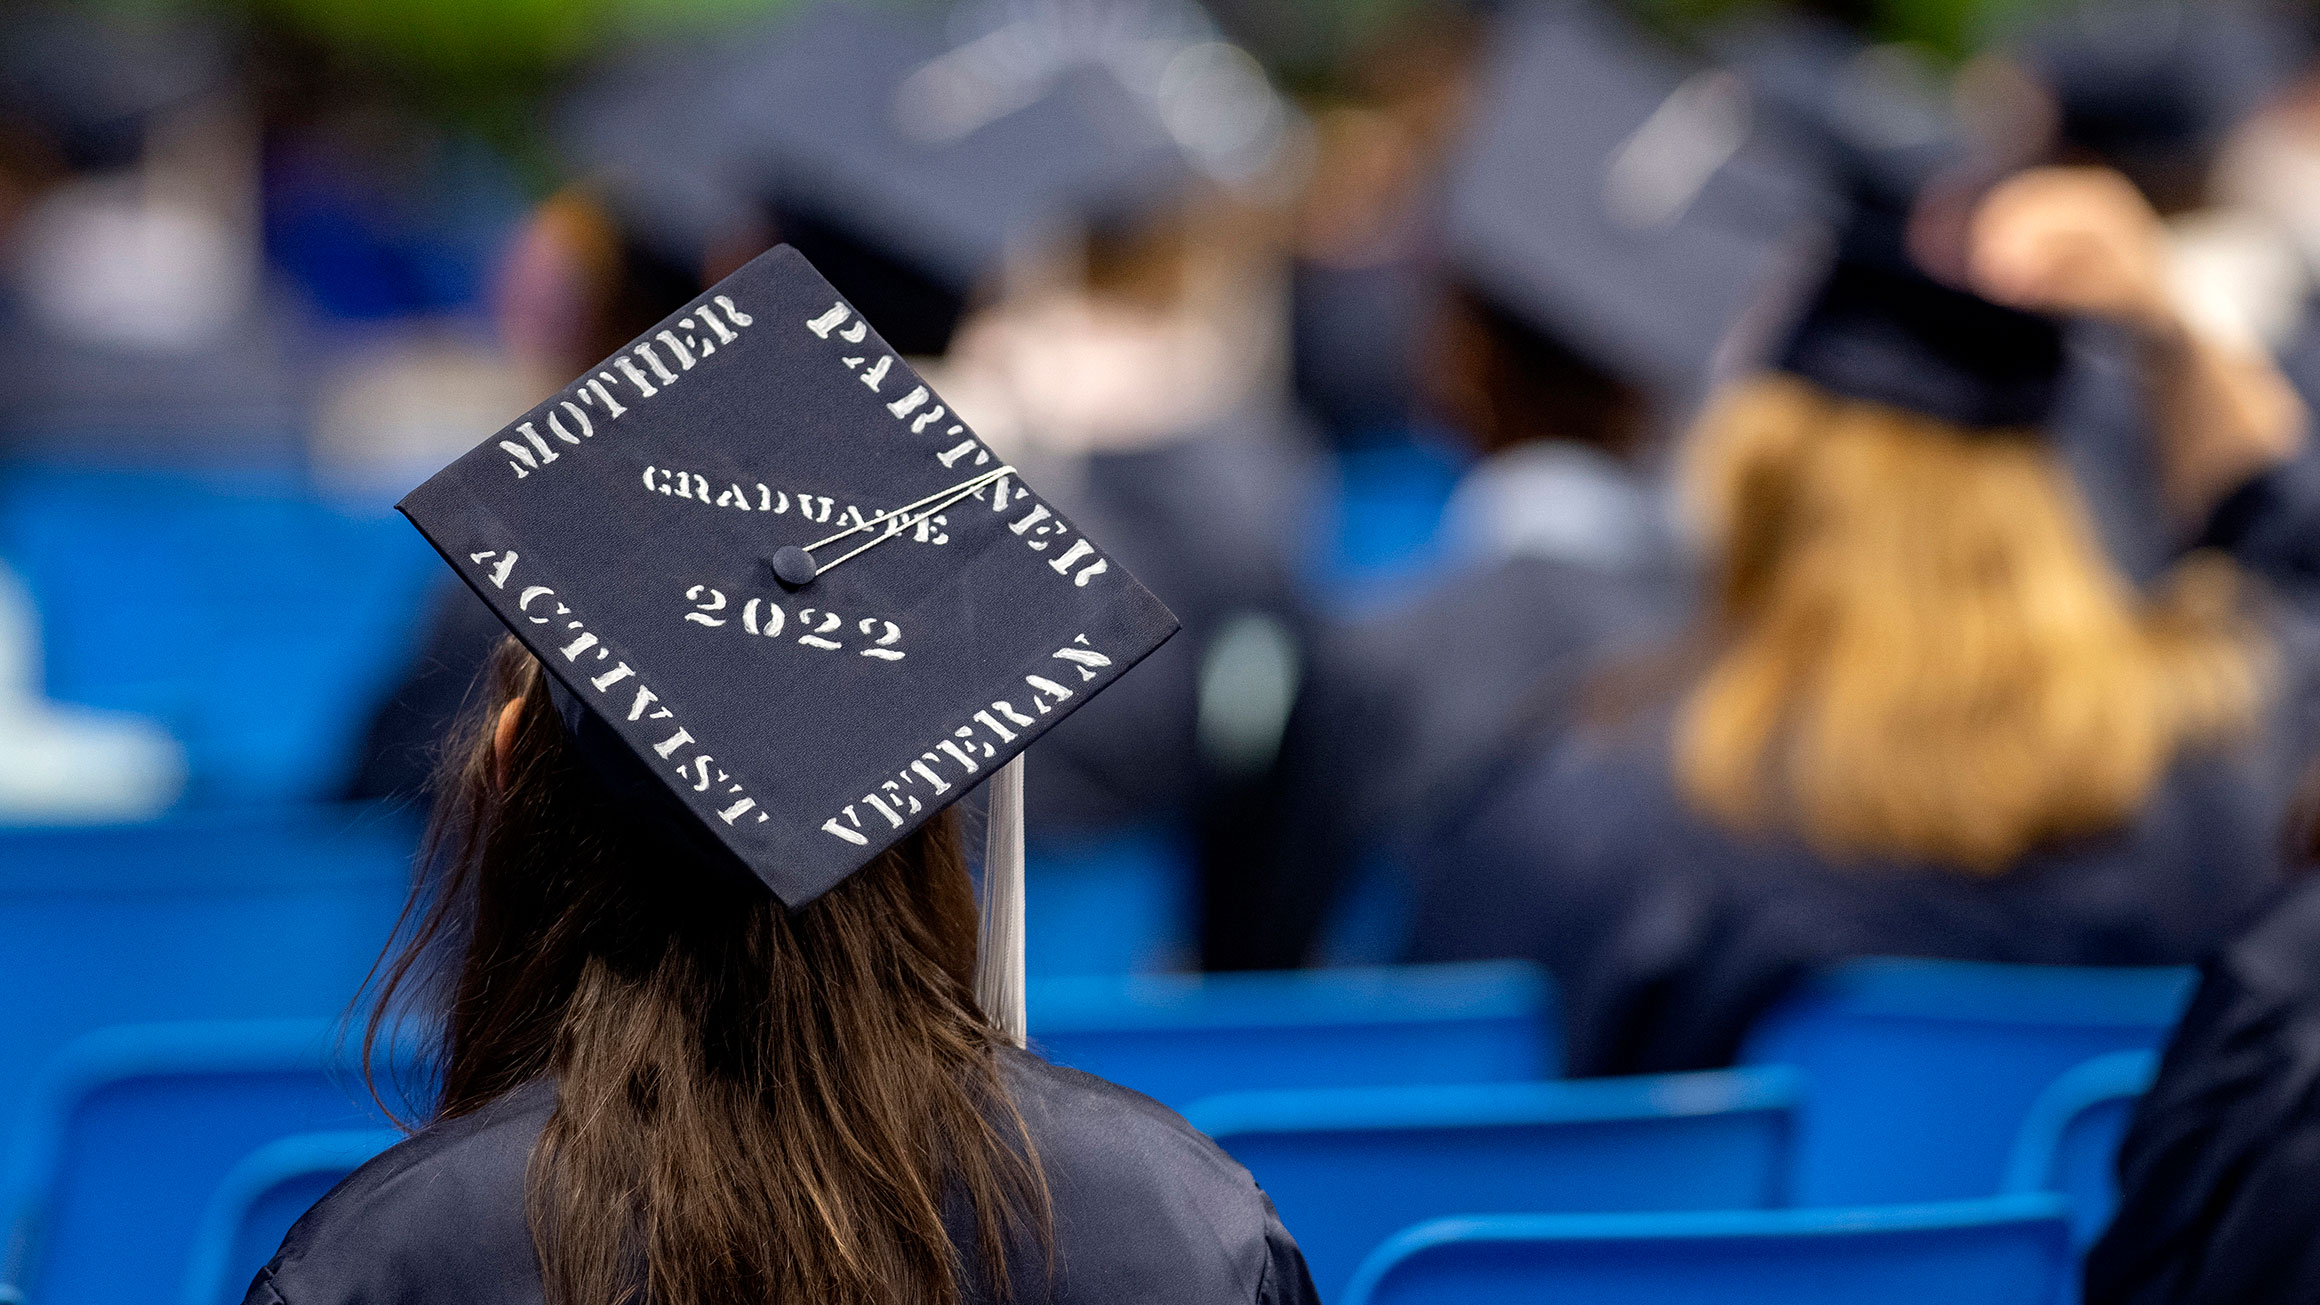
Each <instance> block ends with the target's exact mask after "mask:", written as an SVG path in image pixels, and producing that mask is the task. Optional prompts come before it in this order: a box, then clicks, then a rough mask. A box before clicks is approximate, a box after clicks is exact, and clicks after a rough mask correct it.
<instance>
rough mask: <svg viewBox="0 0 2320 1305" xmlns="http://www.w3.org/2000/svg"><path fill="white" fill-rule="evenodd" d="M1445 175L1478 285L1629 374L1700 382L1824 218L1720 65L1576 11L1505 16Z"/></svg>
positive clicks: (1457, 252)
mask: <svg viewBox="0 0 2320 1305" xmlns="http://www.w3.org/2000/svg"><path fill="white" fill-rule="evenodd" d="M1503 21H1504V27H1503V28H1502V30H1501V32H1500V39H1499V43H1498V45H1497V48H1496V49H1495V51H1494V55H1493V57H1492V59H1491V62H1490V64H1489V66H1488V68H1487V69H1486V71H1485V74H1484V81H1483V89H1482V92H1481V94H1480V96H1479V101H1478V103H1477V105H1476V106H1475V109H1474V120H1475V121H1476V122H1477V123H1478V124H1479V129H1478V132H1477V134H1476V135H1475V136H1474V137H1473V138H1472V139H1471V140H1470V141H1469V142H1468V144H1467V147H1466V149H1465V150H1464V151H1463V153H1462V156H1461V157H1460V158H1459V159H1458V161H1457V163H1456V164H1455V167H1454V171H1453V173H1452V176H1451V183H1450V195H1449V214H1448V232H1447V235H1448V241H1449V255H1450V258H1451V260H1452V262H1453V264H1454V265H1455V267H1456V269H1457V271H1458V273H1459V274H1460V275H1461V277H1462V278H1463V279H1465V280H1466V281H1467V282H1468V283H1469V284H1470V285H1471V287H1472V288H1474V289H1476V290H1478V291H1481V292H1482V293H1483V294H1485V295H1486V296H1487V297H1489V298H1490V299H1492V300H1493V301H1495V302H1496V303H1498V304H1499V305H1500V306H1501V307H1504V308H1506V309H1508V310H1510V311H1513V312H1514V313H1516V314H1518V315H1519V316H1520V317H1522V318H1523V319H1524V320H1526V321H1528V322H1529V323H1531V324H1532V325H1534V326H1535V327H1536V328H1537V329H1538V330H1539V331H1540V332H1541V333H1542V334H1545V335H1547V336H1549V337H1550V338H1553V339H1555V340H1558V341H1560V342H1562V343H1564V344H1566V345H1568V346H1570V347H1572V348H1574V349H1576V350H1577V351H1578V352H1580V353H1581V354H1582V355H1583V356H1585V357H1586V358H1587V359H1588V360H1589V361H1591V362H1593V363H1595V364H1596V365H1598V366H1600V367H1602V368H1603V369H1604V370H1606V371H1608V372H1610V373H1611V374H1613V375H1615V376H1618V377H1621V378H1622V379H1626V380H1629V381H1631V382H1639V383H1643V384H1646V385H1651V386H1659V387H1666V388H1671V389H1676V390H1688V389H1691V388H1694V387H1697V386H1698V385H1699V384H1700V383H1701V380H1702V378H1703V376H1704V375H1705V373H1706V372H1707V371H1708V369H1709V365H1710V362H1711V360H1712V359H1713V357H1714V355H1715V352H1716V349H1717V346H1718V345H1719V343H1720V342H1721V341H1722V339H1723V337H1724V334H1725V332H1726V330H1727V329H1728V328H1729V327H1730V326H1731V325H1732V324H1733V322H1734V321H1736V320H1737V319H1738V318H1739V316H1740V315H1741V313H1742V312H1743V310H1744V309H1745V308H1746V307H1747V306H1748V305H1749V304H1750V303H1751V302H1752V301H1753V300H1754V298H1755V297H1756V295H1757V294H1758V293H1759V292H1760V291H1761V290H1762V289H1763V287H1764V286H1765V284H1766V283H1767V281H1768V280H1769V279H1773V278H1775V277H1777V274H1778V271H1779V269H1780V268H1781V267H1782V266H1783V265H1784V263H1785V262H1786V259H1785V257H1784V255H1785V252H1786V251H1787V249H1788V248H1789V245H1790V242H1791V241H1792V240H1793V239H1794V237H1795V236H1796V233H1797V232H1798V230H1799V229H1800V227H1801V226H1808V225H1810V224H1811V223H1812V222H1813V221H1814V219H1815V218H1816V217H1817V216H1818V215H1819V214H1820V212H1821V211H1822V208H1823V206H1822V201H1821V200H1820V199H1819V197H1818V193H1817V189H1816V187H1815V185H1814V183H1813V182H1812V180H1811V178H1810V177H1809V175H1807V174H1806V173H1805V172H1804V171H1803V170H1802V169H1800V168H1798V167H1796V166H1795V165H1794V164H1793V162H1792V161H1791V160H1789V159H1787V158H1785V157H1783V156H1782V155H1780V154H1779V153H1777V152H1776V150H1775V149H1774V147H1773V146H1772V145H1770V144H1769V143H1768V142H1767V141H1765V140H1764V139H1763V138H1762V135H1761V133H1759V132H1758V131H1756V130H1755V128H1754V126H1753V125H1752V111H1751V101H1750V96H1749V93H1748V91H1747V89H1746V87H1745V86H1744V85H1742V84H1741V82H1740V81H1739V79H1738V78H1736V77H1734V76H1732V75H1731V74H1730V73H1728V72H1723V71H1720V70H1715V69H1709V70H1704V71H1693V70H1687V69H1685V68H1684V67H1682V66H1681V65H1679V64H1678V63H1676V62H1675V61H1674V60H1672V59H1670V58H1669V57H1667V56H1666V55H1664V54H1663V53H1662V52H1660V51H1658V50H1656V49H1654V48H1652V47H1651V46H1650V45H1649V44H1648V43H1647V42H1646V40H1645V39H1644V38H1643V37H1642V35H1641V34H1640V33H1637V32H1635V31H1633V30H1631V29H1630V28H1629V27H1628V26H1627V25H1626V24H1625V23H1624V22H1623V21H1622V20H1619V19H1616V18H1614V17H1612V16H1611V15H1609V14H1606V13H1603V12H1600V11H1598V10H1596V9H1594V8H1591V7H1588V6H1585V5H1580V4H1543V5H1536V6H1531V7H1527V8H1523V9H1520V10H1517V11H1514V12H1512V13H1510V14H1508V15H1507V16H1506V17H1505V19H1504V20H1503Z"/></svg>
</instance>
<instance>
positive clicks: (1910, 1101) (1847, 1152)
mask: <svg viewBox="0 0 2320 1305" xmlns="http://www.w3.org/2000/svg"><path fill="white" fill-rule="evenodd" d="M2196 977H2197V976H2196V974H2195V972H2194V971H2192V970H2190V969H2177V968H2160V967H2144V968H2127V969H2094V968H2079V967H2073V966H2061V965H1998V964H1989V963H1983V962H1972V961H1934V960H1909V959H1900V958H1891V957H1875V958H1870V959H1865V960H1859V961H1852V962H1848V963H1846V964H1844V965H1840V966H1837V967H1835V968H1833V969H1831V970H1829V971H1827V972H1826V973H1824V974H1822V975H1820V976H1818V977H1816V978H1814V979H1812V980H1809V981H1807V982H1806V983H1805V984H1804V985H1803V986H1802V987H1801V988H1800V989H1799V991H1798V992H1796V993H1795V994H1794V995H1793V996H1792V997H1790V998H1789V999H1788V1000H1787V1001H1785V1002H1783V1003H1782V1004H1781V1005H1780V1006H1779V1007H1778V1008H1777V1009H1775V1010H1774V1011H1772V1012H1771V1013H1769V1014H1768V1015H1766V1016H1765V1018H1764V1019H1763V1020H1761V1021H1760V1022H1759V1023H1758V1024H1757V1026H1756V1028H1755V1029H1754V1030H1752V1031H1751V1033H1750V1034H1749V1038H1748V1041H1747V1045H1746V1047H1745V1048H1744V1050H1743V1053H1742V1059H1743V1060H1744V1061H1746V1062H1748V1063H1751V1064H1790V1065H1795V1066H1797V1067H1798V1068H1800V1069H1802V1070H1803V1071H1804V1072H1805V1097H1804V1103H1803V1109H1802V1111H1801V1112H1800V1114H1799V1116H1798V1121H1797V1124H1798V1131H1797V1172H1796V1179H1795V1186H1794V1196H1795V1200H1796V1202H1797V1203H1798V1204H1800V1205H1832V1206H1833V1205H1865V1204H1875V1203H1887V1202H1897V1201H1940V1200H1951V1199H1959V1198H1964V1197H1974V1196H1984V1195H1987V1194H1989V1193H1991V1192H1995V1191H1997V1190H1998V1188H1999V1185H2000V1183H2001V1181H2002V1180H2003V1179H2004V1177H2005V1169H2006V1158H2007V1156H2008V1154H2009V1153H2010V1151H2011V1149H2012V1147H2013V1144H2014V1135H2015V1133H2016V1131H2017V1130H2018V1129H2019V1128H2020V1127H2021V1124H2022V1120H2023V1118H2024V1116H2025V1115H2027V1114H2028V1112H2029V1110H2030V1105H2031V1103H2032V1102H2033V1101H2035V1100H2036V1099H2037V1097H2038V1094H2039V1093H2040V1092H2041V1091H2043V1090H2044V1089H2045V1087H2046V1085H2047V1084H2049V1083H2051V1082H2053V1081H2054V1080H2055V1078H2056V1077H2057V1076H2059V1075H2060V1074H2061V1073H2062V1072H2063V1071H2065V1070H2067V1069H2069V1068H2070V1067H2071V1066H2073V1065H2076V1064H2078V1063H2080V1062H2081V1061H2084V1060H2086V1059H2088V1058H2089V1057H2092V1056H2097V1055H2101V1054H2103V1053H2104V1052H2109V1051H2129V1050H2148V1049H2151V1048H2154V1047H2156V1046H2158V1045H2159V1044H2160V1043H2161V1042H2162V1041H2164V1040H2165V1038H2166V1036H2167V1031H2168V1030H2169V1029H2170V1028H2172V1027H2173V1026H2174V1023H2175V1021H2176V1018H2177V1017H2178V1016H2179V1015H2181V1013H2182V1010H2183V1006H2184V1004H2185V1003H2186V1002H2187V1001H2189V1000H2190V996H2191V987H2192V984H2193V982H2194V981H2195V979H2196Z"/></svg>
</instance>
